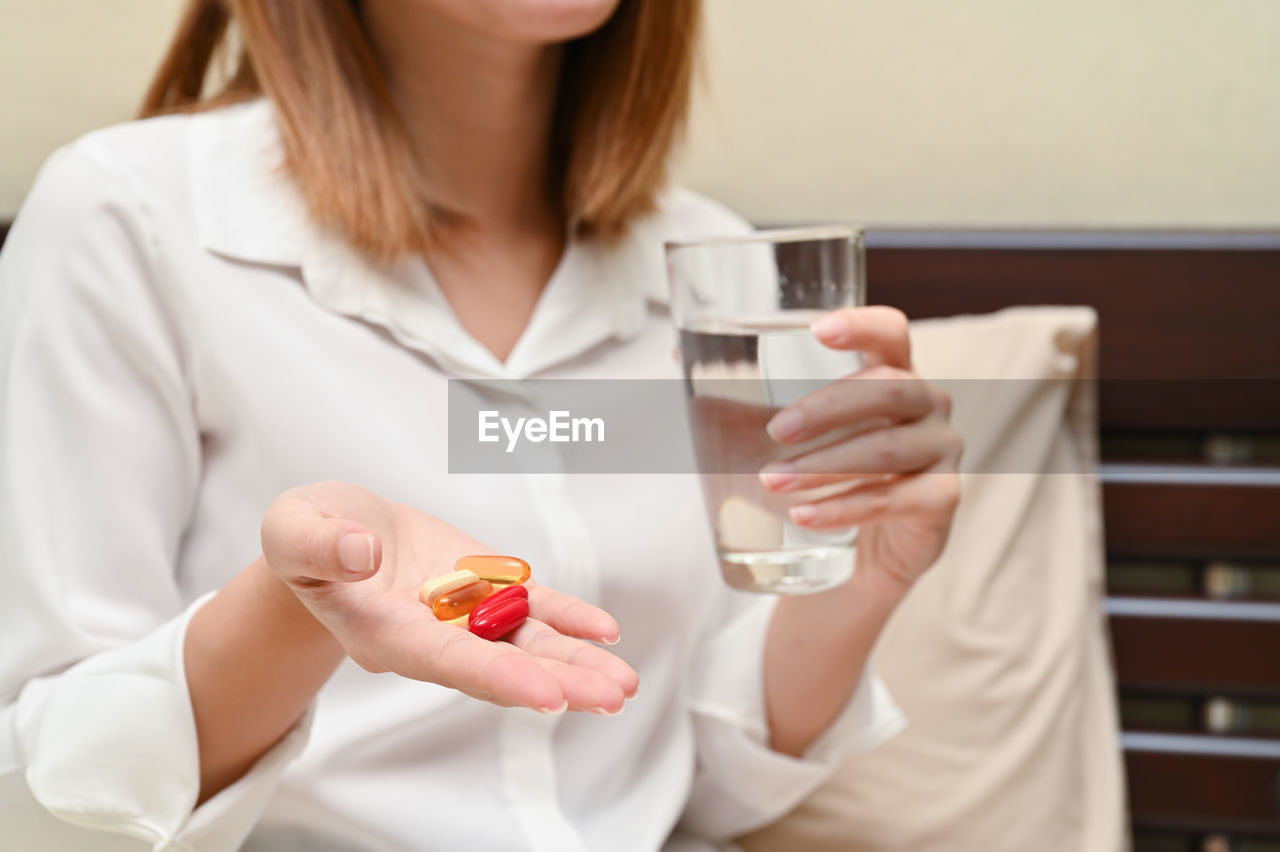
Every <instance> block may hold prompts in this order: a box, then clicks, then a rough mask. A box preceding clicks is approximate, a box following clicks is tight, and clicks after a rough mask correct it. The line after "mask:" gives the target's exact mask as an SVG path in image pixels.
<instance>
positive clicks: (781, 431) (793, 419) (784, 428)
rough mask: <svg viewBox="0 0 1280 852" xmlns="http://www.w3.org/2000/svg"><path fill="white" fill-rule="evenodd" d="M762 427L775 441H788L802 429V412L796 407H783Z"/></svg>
mask: <svg viewBox="0 0 1280 852" xmlns="http://www.w3.org/2000/svg"><path fill="white" fill-rule="evenodd" d="M764 429H765V431H766V432H768V433H769V437H770V438H773V440H775V441H789V440H791V439H792V438H794V437H795V436H797V435H799V434H800V433H801V431H803V430H804V414H803V413H802V412H801V411H800V410H799V409H796V408H784V409H782V410H781V411H779V412H778V413H777V414H775V415H774V416H773V419H772V420H770V421H769V425H768V426H766V427H764Z"/></svg>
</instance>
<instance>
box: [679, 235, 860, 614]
mask: <svg viewBox="0 0 1280 852" xmlns="http://www.w3.org/2000/svg"><path fill="white" fill-rule="evenodd" d="M666 259H667V276H668V279H669V282H670V285H671V294H672V315H673V318H674V320H675V323H676V327H677V329H678V330H679V332H680V356H681V360H682V362H683V366H684V377H685V389H686V396H687V401H688V412H689V422H690V427H691V429H692V432H693V443H694V448H695V451H696V455H697V463H698V470H699V473H700V474H701V480H702V489H703V495H704V497H705V499H706V504H707V512H708V514H709V516H710V521H711V525H712V527H713V529H714V531H715V538H716V548H717V550H718V552H719V555H720V565H721V570H722V572H723V574H724V579H725V581H726V582H727V583H728V584H729V585H730V586H733V587H734V588H738V589H744V590H748V591H756V592H772V593H775V594H810V593H813V592H820V591H823V590H825V589H829V588H832V587H834V586H837V585H839V584H841V583H843V582H845V581H846V580H848V579H849V577H850V575H851V574H852V573H853V561H854V549H853V548H854V542H855V540H856V537H857V530H856V529H844V530H834V531H832V530H822V531H818V530H811V529H805V528H803V527H800V526H798V525H796V524H794V523H792V521H791V519H790V515H789V509H790V507H791V506H793V505H796V504H797V503H802V502H809V501H812V500H814V499H816V498H818V497H821V496H824V492H823V491H821V490H820V491H816V492H815V491H814V490H809V491H805V492H799V493H795V494H785V495H782V494H773V493H771V492H769V491H767V490H766V489H765V488H764V486H763V484H762V483H761V482H760V479H759V477H758V475H757V473H758V471H759V470H760V468H762V467H764V465H765V464H767V463H769V462H771V461H778V460H781V459H786V458H794V457H795V456H798V455H800V454H802V453H804V452H807V451H809V450H811V449H814V448H816V447H819V446H825V445H826V444H829V443H832V442H833V441H835V440H839V439H841V438H843V437H847V435H827V436H823V437H821V438H818V439H815V440H814V441H810V442H808V443H806V444H801V445H783V444H778V443H776V442H775V441H773V439H772V438H770V437H769V436H768V434H767V433H766V432H765V425H766V424H767V423H768V422H769V420H770V419H771V418H772V417H773V415H774V414H776V413H777V412H778V411H779V410H780V409H781V408H783V407H784V406H786V405H789V404H791V403H793V402H795V401H796V400H798V399H799V398H800V397H802V396H804V395H805V394H807V393H811V392H813V391H815V390H817V389H818V388H820V387H822V386H823V385H825V384H827V383H829V382H831V381H834V380H837V379H841V378H845V377H847V376H849V375H850V374H852V373H854V372H856V371H857V370H858V369H859V368H860V367H861V357H860V356H859V355H858V354H857V353H855V352H840V351H837V350H833V349H830V348H828V347H826V346H823V345H822V344H821V343H819V342H818V340H817V338H815V337H814V335H813V333H812V332H811V331H810V330H809V325H810V323H812V322H813V321H814V320H815V319H817V318H818V317H820V316H822V315H823V314H825V313H827V312H828V311H832V310H836V309H837V308H849V307H853V306H856V305H862V304H863V303H864V298H865V296H864V289H865V279H866V276H865V273H864V269H865V264H864V252H863V241H862V231H861V229H859V228H852V227H842V226H831V227H820V228H788V229H781V230H772V231H759V232H756V233H753V234H747V235H742V236H734V237H724V238H721V239H707V240H699V241H693V242H669V243H667V245H666ZM847 487H849V484H848V483H847V482H844V483H834V484H833V485H832V486H829V487H828V488H827V489H825V491H826V493H834V492H837V491H840V490H843V489H845V488H847Z"/></svg>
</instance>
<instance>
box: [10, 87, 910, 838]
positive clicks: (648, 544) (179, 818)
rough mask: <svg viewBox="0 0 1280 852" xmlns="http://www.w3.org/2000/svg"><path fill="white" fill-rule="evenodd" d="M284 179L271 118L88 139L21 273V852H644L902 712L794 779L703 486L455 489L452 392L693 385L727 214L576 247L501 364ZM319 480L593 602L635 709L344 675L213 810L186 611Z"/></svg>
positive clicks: (789, 795)
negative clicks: (673, 291)
mask: <svg viewBox="0 0 1280 852" xmlns="http://www.w3.org/2000/svg"><path fill="white" fill-rule="evenodd" d="M278 159H279V155H278V139H277V136H276V132H275V127H274V122H273V119H272V115H271V112H270V110H269V108H268V107H267V106H266V105H265V104H264V103H261V102H259V103H254V104H250V105H245V106H241V107H235V108H231V109H225V110H220V111H216V112H212V113H207V114H204V115H200V116H194V117H185V116H184V117H172V118H164V119H156V120H151V121H147V122H141V123H135V124H131V125H125V126H122V127H118V128H113V129H110V130H106V131H102V132H99V133H95V134H92V135H91V136H89V137H86V138H85V139H83V140H81V141H80V142H78V143H76V144H74V145H72V146H70V147H69V148H67V149H65V150H63V151H61V152H59V153H58V154H56V155H55V156H54V157H53V158H52V159H51V161H50V162H49V164H48V165H47V166H46V168H45V169H44V171H43V172H42V174H41V176H40V178H39V180H38V182H37V185H36V187H35V189H34V190H33V191H32V194H31V197H30V198H29V200H28V202H27V205H26V207H25V208H24V209H23V210H22V212H21V214H20V215H19V217H18V221H17V222H16V224H15V226H14V228H13V231H12V233H11V234H10V237H9V240H10V242H9V244H8V245H7V246H6V248H5V250H4V253H3V255H0V377H2V378H0V590H2V591H0V625H3V627H2V628H0V629H2V630H3V634H2V635H3V645H2V646H0V708H2V709H0V825H3V837H2V839H0V844H8V846H7V847H6V848H20V849H41V850H61V849H75V850H99V849H103V850H106V849H112V850H114V849H121V850H124V849H129V850H135V849H157V850H159V849H201V850H205V849H208V850H230V849H236V848H240V847H242V846H243V848H246V849H271V850H290V849H306V850H308V852H315V850H326V849H327V850H338V849H362V850H365V849H378V850H382V849H386V850H400V849H450V850H453V849H516V848H533V849H556V850H565V849H578V848H581V849H610V850H628V849H636V850H647V849H657V848H660V847H662V846H663V845H664V843H673V844H674V843H677V842H679V843H684V842H686V841H685V840H684V839H679V840H669V839H668V835H669V834H670V832H671V831H672V830H673V827H674V826H675V825H676V824H677V822H678V820H680V819H681V817H682V815H683V816H684V818H685V820H686V825H687V826H689V827H690V830H693V829H696V830H699V831H701V832H703V833H704V834H705V835H707V836H710V837H713V838H723V837H727V836H729V835H731V834H733V833H736V832H738V831H741V830H745V829H746V828H750V827H752V826H755V825H759V824H762V823H764V822H767V821H768V820H770V819H772V818H774V817H776V816H777V815H779V814H781V813H782V812H784V811H785V810H787V809H788V808H789V807H791V806H792V805H794V804H795V802H796V801H798V800H799V798H800V797H801V796H803V795H804V794H805V793H806V792H808V791H809V790H811V789H813V788H814V787H816V786H817V785H818V784H820V783H821V781H822V780H823V779H825V778H826V777H827V776H828V775H829V774H830V773H831V772H832V771H833V769H834V767H835V766H836V765H837V763H838V762H839V761H840V760H841V759H843V758H844V757H845V756H847V755H848V754H850V753H853V752H856V751H858V750H865V749H869V748H871V747H873V746H875V745H876V744H877V743H878V742H880V741H881V740H883V739H884V738H886V737H887V736H889V735H890V734H891V733H892V732H893V731H894V730H896V729H897V728H898V727H899V726H900V724H901V719H900V716H899V714H898V712H897V710H896V708H895V707H894V705H893V703H892V701H891V700H890V699H889V698H888V696H887V693H885V692H884V690H883V689H882V688H880V687H879V686H878V683H877V681H876V680H875V679H874V677H873V676H867V677H866V678H864V682H863V684H862V686H861V687H860V688H859V690H858V691H857V693H856V694H855V696H854V697H853V699H852V700H851V701H850V704H849V707H848V708H847V710H846V711H845V713H844V715H843V716H842V717H841V718H840V719H839V720H837V721H836V723H834V724H833V726H832V729H831V731H829V732H828V734H827V735H826V736H824V737H823V738H822V740H821V741H820V742H819V743H818V744H817V745H816V746H815V748H814V749H813V750H812V752H811V753H810V754H809V755H808V756H807V757H806V759H804V760H794V759H791V758H787V757H784V756H782V755H779V754H777V753H774V752H772V751H770V750H769V749H768V748H767V747H766V746H765V725H764V716H763V707H762V704H763V701H762V699H763V687H762V673H761V660H760V646H761V643H762V642H763V628H764V626H765V624H766V623H767V615H768V609H767V607H768V602H767V601H766V602H764V603H761V601H760V600H759V599H757V598H753V597H750V596H745V595H742V596H738V595H736V594H731V593H730V592H728V591H727V590H726V589H725V588H724V587H723V586H722V584H721V582H720V580H719V577H718V572H717V569H716V567H715V561H714V555H713V549H712V544H711V541H710V536H709V533H708V530H707V524H706V522H705V520H704V516H703V510H702V506H701V501H700V498H699V493H698V489H697V482H696V480H695V478H693V477H691V476H674V475H673V476H659V475H645V476H627V477H618V476H555V475H539V476H523V477H518V476H463V475H449V474H448V473H447V458H446V418H445V417H444V412H445V406H446V382H447V380H448V379H449V378H458V377H493V378H511V379H518V378H524V377H528V376H534V375H537V376H539V377H556V378H574V377H582V378H608V377H634V378H675V377H676V376H677V375H678V374H677V366H676V365H675V363H674V362H673V360H672V357H671V352H672V348H673V345H674V333H673V331H672V329H671V324H670V320H669V318H668V316H667V314H666V309H665V307H664V304H663V300H664V296H665V282H664V277H663V269H662V259H661V240H662V239H663V238H664V237H668V236H685V237H689V236H696V235H699V234H703V233H710V232H724V231H726V230H729V231H737V230H740V229H742V228H743V227H744V225H743V224H742V223H741V221H740V220H738V219H737V218H736V217H733V216H732V215H731V214H729V213H727V212H726V211H724V210H723V209H722V208H720V207H718V206H716V205H714V204H712V203H711V202H708V201H705V200H703V199H700V198H697V197H695V196H693V195H690V194H688V193H684V192H679V191H674V192H672V193H670V194H668V195H667V196H666V197H665V198H664V200H663V203H662V205H661V209H660V210H659V212H658V213H657V214H655V215H654V216H651V217H650V218H648V219H647V220H646V221H644V222H642V223H640V224H638V225H637V226H636V227H635V228H634V229H633V231H632V232H631V234H630V235H629V236H628V237H627V238H626V239H625V240H624V241H623V242H622V243H620V244H618V245H616V246H613V247H609V248H605V247H603V246H600V245H596V244H592V243H590V242H585V241H574V242H572V244H571V245H570V247H569V249H568V250H567V252H566V255H565V257H564V259H563V261H562V263H561V264H560V266H559V268H558V269H557V271H556V272H555V274H554V276H553V278H552V280H551V281H550V282H549V284H548V286H547V289H546V291H545V292H544V294H543V296H542V298H541V300H540V302H539V304H538V306H537V309H536V311H535V313H534V316H533V318H532V320H531V321H530V324H529V326H528V328H527V329H526V330H525V332H524V334H523V336H522V338H521V339H520V341H519V343H518V344H517V346H516V347H515V349H514V351H513V352H512V353H511V356H510V358H509V360H508V361H507V362H506V363H500V362H498V361H497V360H496V359H495V358H493V356H492V355H491V354H490V353H489V352H488V351H487V350H485V349H484V348H483V347H482V346H480V345H479V344H478V343H477V342H476V341H474V340H473V339H471V338H470V337H469V336H468V335H467V334H466V333H465V332H464V331H463V330H462V328H461V327H460V326H459V325H458V323H457V321H456V319H455V318H454V317H453V315H452V313H451V311H450V310H449V307H448V304H447V302H446V301H445V300H444V299H443V297H442V296H441V294H440V292H439V290H438V289H437V288H436V286H435V285H434V283H433V282H432V280H431V278H430V275H429V273H428V272H427V270H426V267H425V265H424V264H422V263H421V262H420V261H419V262H413V263H406V264H404V265H403V266H401V267H400V268H398V269H394V270H391V271H379V270H376V269H374V268H371V267H370V266H369V265H367V264H365V263H364V262H363V261H362V259H361V258H359V257H358V256H356V255H355V254H354V253H352V252H351V251H350V250H349V249H347V248H346V246H345V244H344V243H343V242H342V241H341V240H338V239H335V238H333V236H332V235H330V234H324V233H321V232H320V231H319V230H318V229H316V228H315V227H313V226H312V225H310V224H309V223H308V221H307V219H306V217H305V214H304V212H303V208H302V205H301V202H300V200H299V198H298V196H297V194H296V193H295V191H294V190H293V188H292V187H291V186H290V185H289V184H288V182H287V181H286V179H285V178H283V177H282V176H281V174H280V171H279V169H278V168H277V166H278ZM327 479H338V480H347V481H352V482H357V483H360V484H362V485H364V486H366V487H368V488H370V489H372V490H373V491H375V492H378V493H380V494H383V495H385V496H386V497H388V498H391V499H394V500H398V501H401V502H404V503H407V504H410V505H414V506H417V507H419V508H421V509H423V510H425V511H427V512H431V513H434V514H436V515H439V516H440V517H442V518H444V519H446V520H447V521H449V522H451V523H453V524H455V525H456V526H458V527H460V528H461V529H464V530H466V531H468V532H469V533H471V534H472V535H474V536H476V537H477V538H479V539H481V540H483V541H485V542H487V543H488V544H490V545H492V546H493V547H495V548H497V549H498V550H501V551H509V552H514V553H518V554H520V555H521V556H524V557H526V558H528V559H529V560H530V561H531V562H532V563H533V564H534V565H535V566H536V569H537V571H538V577H539V579H540V580H541V581H542V582H544V583H547V584H549V585H552V586H556V587H559V588H562V589H564V590H566V591H568V592H571V593H574V594H578V595H581V596H583V597H586V598H588V599H589V600H592V601H595V602H597V603H599V604H601V605H602V606H604V607H606V608H608V609H609V610H610V611H611V612H613V613H614V614H615V615H616V616H617V617H618V619H619V621H620V622H621V624H622V636H623V639H622V642H621V643H620V644H619V645H618V646H616V649H615V650H616V651H617V653H619V654H620V655H621V656H622V657H623V658H625V659H626V660H628V661H629V662H630V663H631V664H632V665H633V666H635V668H636V669H637V670H638V671H639V673H640V676H641V686H640V690H639V693H638V695H637V697H636V698H635V699H634V700H633V701H632V702H630V703H629V705H628V707H627V709H626V710H625V712H624V713H622V714H621V715H620V716H617V717H612V718H607V717H599V716H593V715H590V714H568V715H565V716H562V717H555V718H550V719H549V718H544V717H541V716H537V717H536V718H535V715H536V714H533V713H532V712H531V711H524V710H503V709H499V708H497V707H493V706H491V705H487V704H483V703H480V702H477V701H475V700H472V699H469V698H466V697H464V696H462V695H460V694H458V693H454V692H451V691H449V690H446V689H443V688H441V687H437V686H435V685H432V684H425V683H418V682H413V681H408V680H405V679H402V678H398V677H395V676H391V675H378V676H375V675H371V674H368V673H366V672H364V671H363V670H361V669H359V668H358V667H357V666H355V665H354V664H351V663H350V662H349V661H348V662H347V663H345V664H344V665H343V666H342V667H340V669H339V670H338V672H337V673H336V675H335V676H334V677H333V678H332V680H331V681H330V682H329V683H328V685H326V687H325V688H324V689H323V691H322V692H321V694H320V696H319V698H318V700H317V701H316V703H315V704H314V705H313V708H312V710H311V711H310V712H309V713H308V716H307V717H306V718H305V719H304V720H303V721H302V723H300V724H299V725H298V726H297V727H296V728H295V729H294V730H293V732H292V733H290V734H289V735H288V736H287V737H286V738H285V739H284V740H283V741H282V742H281V743H280V744H279V745H278V746H277V747H276V748H275V749H273V750H272V751H271V752H270V753H268V754H267V755H266V756H265V757H264V758H262V759H261V760H260V761H259V762H258V764H257V765H256V766H255V767H254V769H253V770H252V771H251V772H250V773H249V774H248V775H246V776H245V777H244V778H242V779H241V780H240V781H239V782H238V783H236V784H235V785H233V786H231V787H230V788H228V789H227V790H225V791H224V792H222V793H221V794H219V795H218V796H217V797H215V798H214V799H212V800H211V801H210V802H208V803H206V804H204V805H202V806H201V807H200V808H199V809H197V810H195V811H194V813H193V812H192V806H193V803H194V802H195V800H196V794H197V784H198V767H197V757H196V755H197V749H196V742H195V734H194V726H193V724H192V714H191V708H190V705H189V700H188V697H187V688H186V683H185V680H184V673H183V667H182V643H183V637H184V631H185V626H186V623H187V619H188V617H189V615H190V613H191V612H192V611H194V608H195V607H197V606H199V602H200V601H201V599H202V596H205V595H207V594H208V593H210V592H212V591H213V590H216V589H217V588H219V587H220V586H221V585H223V584H224V583H225V582H226V581H227V580H228V579H229V578H230V577H231V576H233V575H234V574H235V573H236V572H237V571H239V570H240V569H241V568H242V567H243V566H245V565H247V564H248V563H249V562H251V561H252V560H253V559H254V557H255V556H256V555H257V553H258V550H259V541H258V528H259V524H260V520H261V517H262V514H263V511H264V510H265V508H266V507H267V505H268V504H269V503H270V501H271V499H272V498H273V497H274V496H275V495H277V494H278V493H280V492H281V491H283V490H285V489H287V488H289V487H291V486H294V485H297V484H300V483H306V482H314V481H320V480H327ZM752 605H754V608H753V606H752ZM735 614H738V615H735ZM726 624H727V625H728V626H727V627H726V626H725V625H726ZM707 673H710V674H707ZM688 802H692V805H691V806H690V807H689V808H687V809H686V803H688ZM686 810H687V812H686ZM690 848H698V846H697V845H696V844H695V845H694V846H693V847H690Z"/></svg>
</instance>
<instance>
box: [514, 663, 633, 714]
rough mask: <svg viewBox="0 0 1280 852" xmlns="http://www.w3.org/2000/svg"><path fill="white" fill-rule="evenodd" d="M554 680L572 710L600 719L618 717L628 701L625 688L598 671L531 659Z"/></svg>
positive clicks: (568, 707)
mask: <svg viewBox="0 0 1280 852" xmlns="http://www.w3.org/2000/svg"><path fill="white" fill-rule="evenodd" d="M530 659H531V660H533V661H535V662H536V663H537V664H538V665H540V666H542V667H543V669H545V670H546V672H547V673H548V674H549V675H551V676H552V677H553V678H555V680H556V682H557V683H558V684H559V685H560V691H561V692H562V693H564V697H565V702H566V704H567V708H566V709H569V710H587V711H589V712H592V713H598V714H600V715H601V716H616V715H618V714H619V713H621V712H622V707H623V705H624V704H626V702H627V697H626V695H625V694H623V691H622V687H621V686H619V685H618V684H617V683H616V682H615V681H613V680H612V679H610V678H608V677H605V676H604V675H602V674H601V673H600V672H598V671H596V670H595V669H588V668H583V667H582V666H571V665H569V664H568V663H562V662H560V661H559V660H548V659H547V658H545V657H530Z"/></svg>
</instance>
